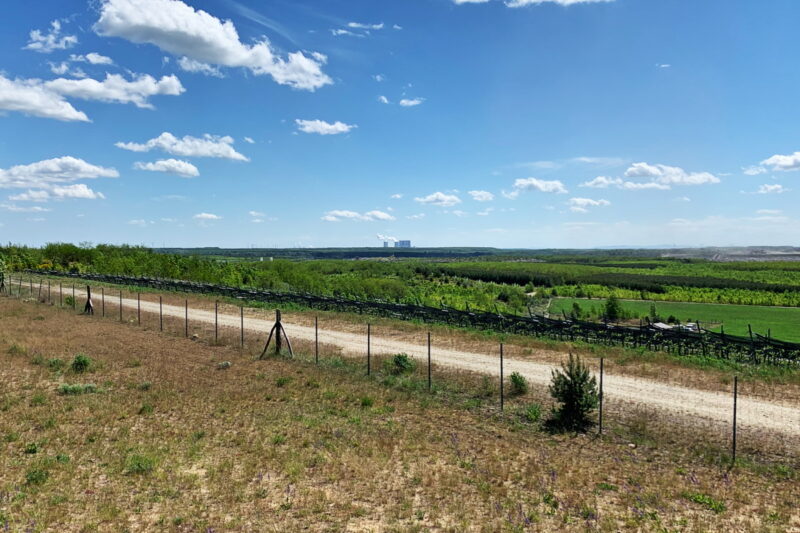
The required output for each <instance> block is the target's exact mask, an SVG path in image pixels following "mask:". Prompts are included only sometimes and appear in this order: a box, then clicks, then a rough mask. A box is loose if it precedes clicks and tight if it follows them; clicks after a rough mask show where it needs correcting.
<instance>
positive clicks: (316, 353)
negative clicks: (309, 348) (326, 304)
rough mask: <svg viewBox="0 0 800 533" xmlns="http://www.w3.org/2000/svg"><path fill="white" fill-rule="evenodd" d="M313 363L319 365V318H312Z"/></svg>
mask: <svg viewBox="0 0 800 533" xmlns="http://www.w3.org/2000/svg"><path fill="white" fill-rule="evenodd" d="M314 362H315V363H316V364H319V317H317V316H315V317H314Z"/></svg>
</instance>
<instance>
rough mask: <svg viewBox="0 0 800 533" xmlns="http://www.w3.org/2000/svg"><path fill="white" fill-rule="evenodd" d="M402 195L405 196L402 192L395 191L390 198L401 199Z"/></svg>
mask: <svg viewBox="0 0 800 533" xmlns="http://www.w3.org/2000/svg"><path fill="white" fill-rule="evenodd" d="M402 197H403V195H402V194H400V193H395V194H393V195H392V196H390V198H391V199H392V200H399V199H401V198H402Z"/></svg>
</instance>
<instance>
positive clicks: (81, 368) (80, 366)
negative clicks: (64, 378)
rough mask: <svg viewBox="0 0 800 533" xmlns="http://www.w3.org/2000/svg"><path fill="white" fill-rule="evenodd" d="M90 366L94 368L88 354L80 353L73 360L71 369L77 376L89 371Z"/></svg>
mask: <svg viewBox="0 0 800 533" xmlns="http://www.w3.org/2000/svg"><path fill="white" fill-rule="evenodd" d="M90 366H92V360H91V359H89V357H87V356H86V354H82V353H79V354H78V355H76V356H75V359H73V360H72V364H71V365H70V368H72V371H73V372H75V373H76V374H83V373H84V372H86V371H87V370H89V367H90Z"/></svg>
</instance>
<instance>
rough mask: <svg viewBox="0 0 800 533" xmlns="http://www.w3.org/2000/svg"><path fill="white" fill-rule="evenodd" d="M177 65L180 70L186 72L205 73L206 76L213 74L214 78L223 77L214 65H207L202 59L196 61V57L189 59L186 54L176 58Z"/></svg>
mask: <svg viewBox="0 0 800 533" xmlns="http://www.w3.org/2000/svg"><path fill="white" fill-rule="evenodd" d="M178 66H179V67H180V68H181V70H184V71H186V72H193V73H198V74H205V75H206V76H213V77H215V78H224V77H225V76H224V75H223V74H222V72H221V71H220V70H219V68H217V67H215V66H214V65H209V64H208V63H203V62H202V61H197V60H196V59H190V58H188V57H186V56H183V57H181V58H179V59H178Z"/></svg>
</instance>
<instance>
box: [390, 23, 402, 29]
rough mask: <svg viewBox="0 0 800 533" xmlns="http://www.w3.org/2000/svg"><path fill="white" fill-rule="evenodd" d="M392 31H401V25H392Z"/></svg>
mask: <svg viewBox="0 0 800 533" xmlns="http://www.w3.org/2000/svg"><path fill="white" fill-rule="evenodd" d="M392 29H395V30H402V29H403V27H402V26H401V25H399V24H393V25H392Z"/></svg>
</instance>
